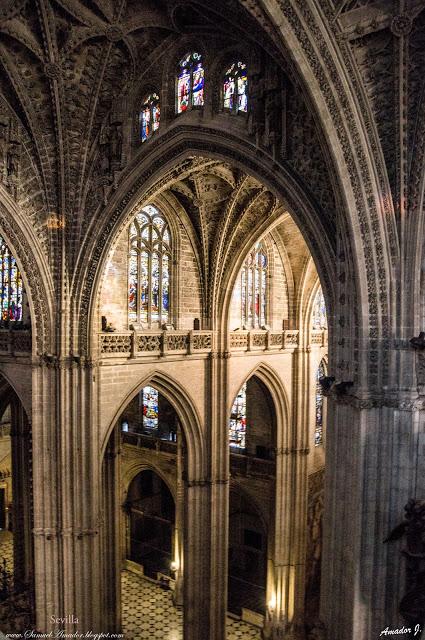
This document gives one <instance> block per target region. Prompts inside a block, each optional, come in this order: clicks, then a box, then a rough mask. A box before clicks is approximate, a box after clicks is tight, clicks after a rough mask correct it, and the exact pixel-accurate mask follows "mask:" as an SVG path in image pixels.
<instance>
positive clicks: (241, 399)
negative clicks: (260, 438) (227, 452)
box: [229, 382, 246, 450]
mask: <svg viewBox="0 0 425 640" xmlns="http://www.w3.org/2000/svg"><path fill="white" fill-rule="evenodd" d="M229 441H230V446H231V447H234V448H235V449H240V450H245V445H246V382H245V384H243V385H242V387H241V388H240V389H239V392H238V395H237V396H236V398H235V401H234V403H233V406H232V411H231V413H230V425H229Z"/></svg>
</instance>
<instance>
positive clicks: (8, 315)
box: [0, 236, 23, 322]
mask: <svg viewBox="0 0 425 640" xmlns="http://www.w3.org/2000/svg"><path fill="white" fill-rule="evenodd" d="M0 261H1V262H0V265H1V267H0V274H1V281H0V286H1V305H0V306H1V311H0V314H1V321H2V322H18V321H20V320H22V296H23V283H22V276H21V273H20V272H19V269H18V265H17V263H16V260H15V258H14V257H13V256H12V255H11V254H10V251H9V248H8V246H7V245H6V243H5V242H4V240H3V238H1V236H0Z"/></svg>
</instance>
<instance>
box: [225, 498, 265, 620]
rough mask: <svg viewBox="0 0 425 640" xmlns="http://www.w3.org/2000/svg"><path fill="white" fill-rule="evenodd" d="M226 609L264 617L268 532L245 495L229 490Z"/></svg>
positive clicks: (234, 612) (237, 613)
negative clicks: (247, 611)
mask: <svg viewBox="0 0 425 640" xmlns="http://www.w3.org/2000/svg"><path fill="white" fill-rule="evenodd" d="M228 557H229V563H228V610H229V611H231V612H232V613H233V614H234V615H237V616H241V615H242V612H243V609H245V610H249V611H254V612H256V613H257V614H260V615H264V614H265V612H266V611H265V610H266V584H267V530H266V528H265V526H264V524H263V521H262V519H261V517H260V515H259V513H258V511H257V509H256V506H255V505H254V504H253V502H252V500H251V499H250V498H249V497H248V495H246V494H242V493H241V492H240V491H239V490H238V488H237V487H231V490H230V501H229V554H228Z"/></svg>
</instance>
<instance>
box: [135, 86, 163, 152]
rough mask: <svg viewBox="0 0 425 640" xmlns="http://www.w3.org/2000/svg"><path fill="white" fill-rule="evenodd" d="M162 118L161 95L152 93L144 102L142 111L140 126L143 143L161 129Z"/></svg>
mask: <svg viewBox="0 0 425 640" xmlns="http://www.w3.org/2000/svg"><path fill="white" fill-rule="evenodd" d="M160 117H161V109H160V104H159V95H158V94H157V93H151V94H149V95H148V96H147V97H146V99H145V100H144V101H143V105H142V109H141V111H140V117H139V124H140V139H141V141H142V142H145V141H146V140H147V139H148V138H150V137H151V136H152V135H153V134H154V133H155V131H157V130H158V129H159V120H160Z"/></svg>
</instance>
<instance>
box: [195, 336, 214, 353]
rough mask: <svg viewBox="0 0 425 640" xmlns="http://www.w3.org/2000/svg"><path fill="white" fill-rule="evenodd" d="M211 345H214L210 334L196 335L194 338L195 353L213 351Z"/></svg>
mask: <svg viewBox="0 0 425 640" xmlns="http://www.w3.org/2000/svg"><path fill="white" fill-rule="evenodd" d="M211 345H212V340H211V334H210V333H201V334H199V335H194V336H193V349H194V351H197V350H199V351H200V350H204V349H211Z"/></svg>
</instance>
